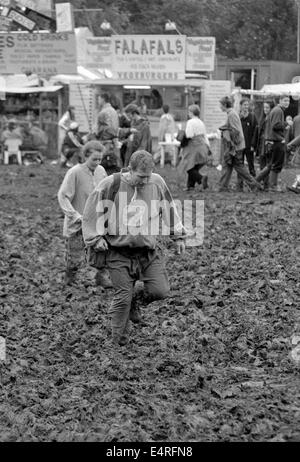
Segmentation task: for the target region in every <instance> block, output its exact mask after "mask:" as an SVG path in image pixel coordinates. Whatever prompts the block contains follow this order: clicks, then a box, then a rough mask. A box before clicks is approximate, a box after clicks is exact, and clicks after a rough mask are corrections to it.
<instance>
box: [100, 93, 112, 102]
mask: <svg viewBox="0 0 300 462" xmlns="http://www.w3.org/2000/svg"><path fill="white" fill-rule="evenodd" d="M100 98H102V99H103V100H104V101H105V102H106V103H109V102H110V96H109V94H108V93H100Z"/></svg>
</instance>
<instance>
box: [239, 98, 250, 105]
mask: <svg viewBox="0 0 300 462" xmlns="http://www.w3.org/2000/svg"><path fill="white" fill-rule="evenodd" d="M244 103H250V99H249V98H242V99H241V101H240V106H243V104H244Z"/></svg>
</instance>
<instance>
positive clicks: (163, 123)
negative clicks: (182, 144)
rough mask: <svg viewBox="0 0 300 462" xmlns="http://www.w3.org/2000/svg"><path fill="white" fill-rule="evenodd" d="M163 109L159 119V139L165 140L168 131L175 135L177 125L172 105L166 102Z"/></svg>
mask: <svg viewBox="0 0 300 462" xmlns="http://www.w3.org/2000/svg"><path fill="white" fill-rule="evenodd" d="M162 109H163V115H162V116H161V118H160V121H159V128H158V141H165V136H166V134H167V133H168V134H170V135H171V136H174V134H175V133H176V125H175V121H174V117H173V116H172V114H170V107H169V106H168V105H167V104H164V105H163V107H162Z"/></svg>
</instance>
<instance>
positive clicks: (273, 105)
mask: <svg viewBox="0 0 300 462" xmlns="http://www.w3.org/2000/svg"><path fill="white" fill-rule="evenodd" d="M264 104H268V105H269V106H270V110H271V111H272V109H273V107H275V103H274V101H264V102H263V107H262V111H261V116H260V118H259V125H262V124H263V122H264V120H265V117H266V114H265V111H264Z"/></svg>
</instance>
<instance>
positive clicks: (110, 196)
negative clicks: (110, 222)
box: [86, 172, 121, 269]
mask: <svg viewBox="0 0 300 462" xmlns="http://www.w3.org/2000/svg"><path fill="white" fill-rule="evenodd" d="M120 184H121V173H120V172H118V173H114V174H113V182H112V184H111V185H110V187H109V189H108V191H107V194H106V197H105V198H104V199H105V200H109V201H112V202H114V201H115V197H116V195H117V193H118V191H119V189H120ZM106 257H107V251H105V252H101V251H96V250H95V249H94V247H87V248H86V262H87V264H88V265H89V266H92V267H93V268H96V269H102V268H103V267H104V266H105V265H106Z"/></svg>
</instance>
